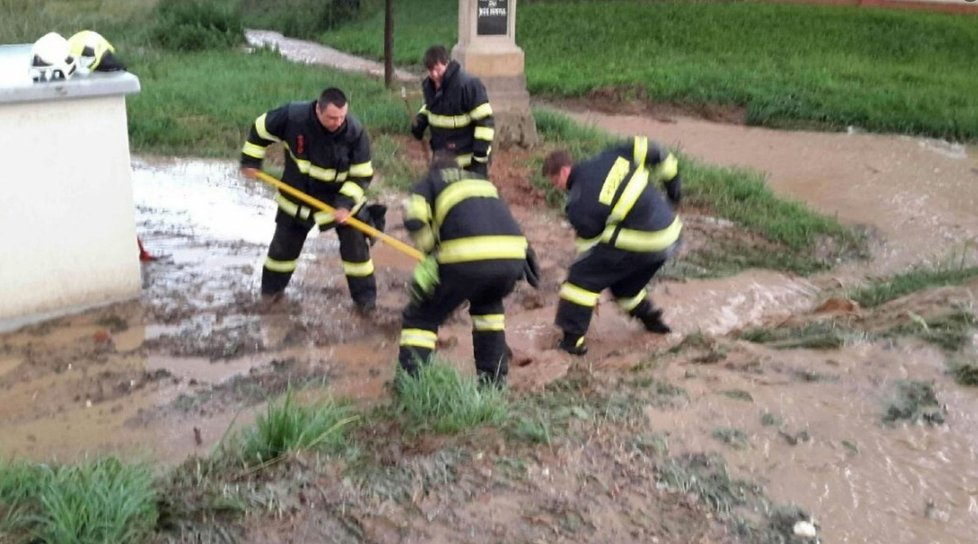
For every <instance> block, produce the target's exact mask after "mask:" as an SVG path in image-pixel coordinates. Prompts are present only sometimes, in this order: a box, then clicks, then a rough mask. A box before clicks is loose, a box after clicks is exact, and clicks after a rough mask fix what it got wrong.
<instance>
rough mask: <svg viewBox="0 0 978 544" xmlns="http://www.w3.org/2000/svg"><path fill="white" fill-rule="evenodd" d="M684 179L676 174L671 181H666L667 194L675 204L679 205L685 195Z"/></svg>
mask: <svg viewBox="0 0 978 544" xmlns="http://www.w3.org/2000/svg"><path fill="white" fill-rule="evenodd" d="M682 193H683V180H682V179H681V178H680V177H679V175H676V177H674V178H672V180H671V181H669V182H667V183H666V195H667V196H668V197H669V202H670V203H671V204H672V205H673V206H678V205H679V201H680V200H682V196H683V194H682Z"/></svg>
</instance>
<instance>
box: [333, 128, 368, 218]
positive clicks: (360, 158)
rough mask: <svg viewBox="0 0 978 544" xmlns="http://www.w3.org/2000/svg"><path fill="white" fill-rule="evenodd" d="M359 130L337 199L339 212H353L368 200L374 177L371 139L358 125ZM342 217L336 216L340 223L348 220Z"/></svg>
mask: <svg viewBox="0 0 978 544" xmlns="http://www.w3.org/2000/svg"><path fill="white" fill-rule="evenodd" d="M357 128H358V134H357V135H355V136H354V138H355V141H354V142H353V146H352V148H351V150H350V170H349V172H348V173H347V177H346V181H344V182H343V185H341V186H340V192H339V194H338V195H337V197H336V208H337V211H340V210H352V209H354V208H355V207H356V206H357V205H358V204H361V203H362V202H364V201H365V200H366V198H367V197H366V195H365V192H366V190H367V187H369V186H370V181H371V180H372V179H373V176H374V167H373V164H372V162H371V160H370V137H369V136H368V135H367V131H366V130H364V129H363V127H362V126H360V125H359V124H357ZM341 215H343V214H338V215H337V216H336V220H337V221H338V222H340V223H342V222H344V221H345V220H346V218H345V217H340V216H341Z"/></svg>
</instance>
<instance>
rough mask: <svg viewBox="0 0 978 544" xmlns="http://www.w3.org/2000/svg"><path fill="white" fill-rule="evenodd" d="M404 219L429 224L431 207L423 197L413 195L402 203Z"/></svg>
mask: <svg viewBox="0 0 978 544" xmlns="http://www.w3.org/2000/svg"><path fill="white" fill-rule="evenodd" d="M404 217H405V219H417V220H418V221H421V222H422V223H429V222H431V206H430V205H429V204H428V201H427V200H426V199H425V197H423V196H421V195H419V194H417V193H414V194H412V195H411V196H409V197H408V199H407V200H405V201H404Z"/></svg>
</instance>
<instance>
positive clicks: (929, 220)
mask: <svg viewBox="0 0 978 544" xmlns="http://www.w3.org/2000/svg"><path fill="white" fill-rule="evenodd" d="M571 116H572V117H573V118H574V119H576V120H578V121H580V122H583V123H586V124H592V125H594V126H597V127H600V128H602V129H604V130H607V131H609V132H611V133H613V134H621V135H630V134H648V135H649V136H650V137H653V138H656V139H658V140H659V141H661V142H662V143H664V144H666V145H670V146H675V147H676V148H678V149H680V150H682V151H683V152H684V153H686V154H688V155H690V156H693V157H695V158H697V159H700V160H702V161H705V162H707V163H710V164H716V165H724V166H741V167H749V168H752V169H755V170H759V171H760V172H763V173H765V174H766V175H767V178H768V183H769V184H770V185H771V187H772V188H773V189H774V191H775V192H777V193H779V194H782V195H785V196H789V197H791V198H794V199H797V200H801V201H803V202H805V203H807V204H809V205H810V206H812V207H814V208H816V209H818V210H821V211H822V212H824V213H827V214H831V215H836V216H838V217H839V219H840V220H842V221H843V222H844V223H848V224H862V225H872V226H873V227H875V228H877V229H879V231H880V232H881V233H882V235H883V236H884V238H885V243H884V245H883V247H882V248H879V249H878V250H877V254H876V255H874V263H875V265H874V269H875V270H876V271H878V272H882V273H886V272H891V271H896V270H899V269H901V268H903V267H906V266H907V265H911V264H916V263H920V262H922V261H926V260H930V261H934V260H941V259H944V258H947V256H948V254H949V253H951V252H952V251H953V250H954V249H955V248H957V249H959V250H960V248H961V247H962V245H963V244H966V243H970V244H972V245H973V244H974V243H975V241H976V237H978V214H975V210H976V209H978V150H976V149H974V148H969V147H966V146H963V145H961V144H952V143H948V142H944V141H940V140H932V139H927V138H914V137H909V136H887V135H878V134H862V133H851V134H840V133H824V132H807V131H781V130H771V129H766V128H758V127H745V126H742V125H733V124H722V123H712V122H708V121H702V120H697V119H691V118H685V117H677V116H670V117H668V118H664V119H663V118H658V117H655V116H627V115H609V114H605V113H599V112H594V111H576V112H572V113H571Z"/></svg>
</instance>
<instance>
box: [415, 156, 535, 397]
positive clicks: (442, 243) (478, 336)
mask: <svg viewBox="0 0 978 544" xmlns="http://www.w3.org/2000/svg"><path fill="white" fill-rule="evenodd" d="M404 225H405V227H407V229H408V232H409V233H410V234H411V238H412V239H413V240H414V242H415V245H417V247H418V248H419V249H421V250H422V251H424V252H425V253H426V258H425V259H424V260H423V261H422V262H421V263H419V264H418V266H417V267H416V268H415V272H414V278H413V280H412V283H411V301H410V302H409V303H408V306H407V308H405V309H404V314H403V325H402V328H401V341H400V353H399V354H398V362H399V364H400V365H401V368H403V369H404V370H405V371H407V373H408V374H410V375H416V373H417V372H418V369H419V365H421V364H425V363H427V362H428V360H429V358H430V356H431V354H432V352H433V351H434V349H435V342H436V340H437V338H438V327H439V326H440V325H441V324H442V322H444V320H445V319H446V318H447V317H448V316H449V314H451V313H452V311H454V310H455V309H456V308H458V307H459V306H460V305H461V304H462V303H464V302H465V301H468V302H469V315H470V316H471V317H472V347H473V351H474V355H475V367H476V371H477V372H478V375H479V378H480V380H482V382H483V383H486V384H494V385H497V386H501V385H503V384H505V380H506V373H507V372H508V364H509V359H510V356H511V355H510V351H509V348H508V347H507V345H506V332H505V331H506V322H505V314H504V313H503V298H504V297H505V296H506V295H508V294H509V293H511V292H512V291H513V288H514V287H515V285H516V282H517V281H519V280H520V279H521V278H523V277H524V276H525V277H526V278H527V280H528V281H529V282H530V284H531V285H534V286H535V285H536V281H535V271H536V265H535V263H534V262H533V256H532V251H529V249H528V244H527V241H526V238H525V237H524V236H523V233H522V231H521V230H520V227H519V225H517V224H516V221H515V220H514V219H513V216H512V215H511V214H510V211H509V208H508V207H507V206H506V203H505V202H503V201H502V200H501V199H500V198H499V193H498V191H497V190H496V187H495V186H493V184H492V182H490V181H488V180H487V179H486V178H484V177H482V176H479V175H477V174H474V173H472V172H468V171H465V170H462V169H460V168H459V167H458V165H457V163H455V161H454V157H452V156H451V155H450V154H446V153H442V154H439V155H437V156H436V158H435V160H434V162H433V163H432V167H431V169H430V170H429V172H428V174H427V175H426V176H425V177H424V178H423V179H422V180H421V181H419V182H418V183H417V184H415V185H414V187H413V188H412V189H411V193H410V196H409V197H408V200H407V201H406V204H405V215H404Z"/></svg>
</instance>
